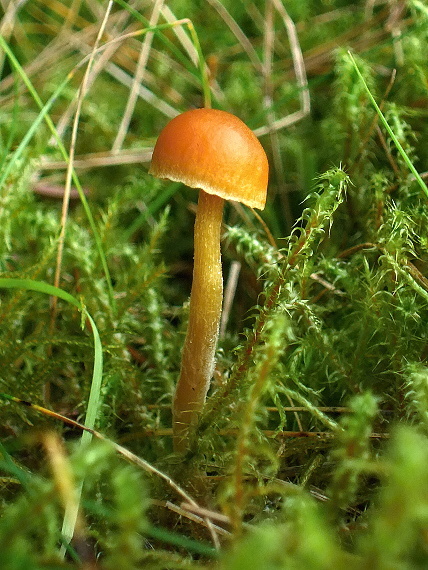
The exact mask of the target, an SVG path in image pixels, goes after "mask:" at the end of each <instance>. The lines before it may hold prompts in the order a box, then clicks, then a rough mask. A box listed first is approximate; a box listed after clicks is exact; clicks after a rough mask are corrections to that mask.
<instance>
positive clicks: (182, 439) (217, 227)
mask: <svg viewBox="0 0 428 570" xmlns="http://www.w3.org/2000/svg"><path fill="white" fill-rule="evenodd" d="M268 170H269V167H268V161H267V157H266V153H265V151H264V150H263V147H262V145H261V144H260V142H259V141H258V139H257V138H256V136H255V135H254V133H253V132H252V131H251V130H250V129H249V128H248V127H247V126H246V125H245V124H244V123H243V122H242V121H241V120H240V119H238V117H235V116H234V115H231V114H230V113H226V112H225V111H219V110H216V109H194V110H191V111H187V112H185V113H183V114H181V115H178V116H177V117H175V118H174V119H172V121H170V122H169V123H168V124H167V125H166V127H165V128H164V129H163V130H162V131H161V133H160V135H159V138H158V140H157V142H156V145H155V148H154V151H153V157H152V162H151V166H150V170H149V172H150V173H151V174H152V175H153V176H156V177H158V178H168V179H170V180H174V181H176V182H182V183H184V184H186V185H187V186H190V187H192V188H200V189H201V190H200V192H199V201H198V208H197V213H196V221H195V233H194V252H195V253H194V265H193V283H192V290H191V294H190V312H189V326H188V330H187V335H186V339H185V342H184V348H183V354H182V362H181V372H180V376H179V379H178V382H177V386H176V390H175V395H174V401H173V434H174V449H175V450H176V451H180V452H184V451H186V449H188V447H189V442H190V438H191V435H192V429H193V428H194V427H195V426H196V424H197V421H198V418H199V415H200V412H201V410H202V408H203V405H204V403H205V399H206V395H207V392H208V388H209V385H210V381H211V377H212V375H213V372H214V366H215V351H216V346H217V339H218V332H219V323H220V316H221V308H222V299H223V279H222V268H221V252H220V237H221V236H220V234H221V221H222V215H223V203H224V200H225V199H226V200H236V201H239V202H242V203H243V204H246V205H247V206H251V207H254V208H259V209H263V208H264V206H265V202H266V191H267V182H268Z"/></svg>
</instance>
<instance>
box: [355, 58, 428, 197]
mask: <svg viewBox="0 0 428 570" xmlns="http://www.w3.org/2000/svg"><path fill="white" fill-rule="evenodd" d="M348 54H349V57H350V59H351V61H352V64H353V65H354V67H355V71H356V72H357V75H358V77H359V79H360V81H361V82H362V83H363V85H364V88H365V90H366V91H367V95H368V96H369V99H370V102H371V104H372V105H373V107H374V108H375V110H376V113H377V114H378V116H379V119H380V120H381V122H382V124H383V126H384V127H385V129H386V131H387V132H388V134H389V136H390V137H391V139H392V141H393V142H394V144H395V146H396V148H397V150H398V152H399V153H400V154H401V156H402V157H403V160H404V162H405V163H406V164H407V166H408V168H409V170H410V172H411V173H412V174H413V176H414V177H415V179H416V181H417V182H418V184H419V186H420V187H421V188H422V190H423V192H424V193H425V195H426V196H427V197H428V187H427V185H426V184H425V182H424V181H423V179H422V177H421V175H420V174H419V172H418V171H417V170H416V168H415V167H414V166H413V164H412V161H411V160H410V158H409V157H408V155H407V153H406V151H405V150H404V148H403V147H402V146H401V144H400V141H399V140H398V139H397V137H396V136H395V134H394V131H393V130H392V129H391V127H390V126H389V124H388V121H387V120H386V119H385V116H384V115H383V113H382V111H381V110H380V108H379V105H378V104H377V103H376V101H375V98H374V97H373V95H372V94H371V92H370V89H369V88H368V85H367V83H366V82H365V80H364V77H363V75H362V73H361V71H360V70H359V69H358V66H357V63H356V61H355V59H354V56H353V55H352V53H351V52H348Z"/></svg>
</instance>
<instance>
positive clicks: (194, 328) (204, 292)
mask: <svg viewBox="0 0 428 570" xmlns="http://www.w3.org/2000/svg"><path fill="white" fill-rule="evenodd" d="M223 203H224V200H223V198H220V197H219V196H215V195H213V194H208V193H207V192H204V191H203V190H200V191H199V201H198V208H197V212H196V220H195V234H194V250H195V254H194V264H193V282H192V290H191V293H190V310H189V325H188V329H187V335H186V339H185V341H184V347H183V353H182V361H181V371H180V376H179V379H178V382H177V386H176V390H175V395H174V401H173V410H172V411H173V436H174V449H175V451H178V452H184V451H186V450H187V449H188V447H189V443H190V440H191V436H192V433H191V432H192V429H194V428H195V426H196V424H197V422H198V418H199V414H200V412H201V410H202V408H203V406H204V403H205V398H206V395H207V392H208V388H209V385H210V381H211V378H212V375H213V372H214V366H215V351H216V347H217V339H218V332H219V325H220V316H221V307H222V300H223V278H222V268H221V252H220V235H221V221H222V216H223Z"/></svg>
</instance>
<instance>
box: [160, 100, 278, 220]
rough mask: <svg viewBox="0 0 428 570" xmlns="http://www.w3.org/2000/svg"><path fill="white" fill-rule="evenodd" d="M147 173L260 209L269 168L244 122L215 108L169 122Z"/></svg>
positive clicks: (187, 114)
mask: <svg viewBox="0 0 428 570" xmlns="http://www.w3.org/2000/svg"><path fill="white" fill-rule="evenodd" d="M149 172H150V174H152V175H153V176H156V177H157V178H168V179H169V180H174V181H175V182H182V183H184V184H186V185H187V186H190V187H191V188H202V190H205V192H208V194H215V195H217V196H220V197H221V198H225V199H226V200H236V201H238V202H242V203H243V204H246V205H247V206H251V207H253V208H259V209H261V210H262V209H263V208H264V207H265V203H266V192H267V183H268V173H269V165H268V160H267V157H266V153H265V151H264V149H263V147H262V145H261V144H260V142H259V140H258V139H257V137H256V136H255V134H254V133H253V131H252V130H251V129H249V128H248V127H247V125H246V124H245V123H243V122H242V121H241V119H238V117H235V115H231V114H230V113H227V112H225V111H219V110H218V109H193V110H191V111H186V112H185V113H182V114H181V115H178V116H177V117H175V118H174V119H172V120H171V121H170V122H169V123H168V124H167V125H166V126H165V128H164V129H163V130H162V131H161V133H160V135H159V138H158V140H157V142H156V145H155V148H154V150H153V157H152V162H151V165H150V170H149Z"/></svg>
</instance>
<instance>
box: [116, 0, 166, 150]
mask: <svg viewBox="0 0 428 570" xmlns="http://www.w3.org/2000/svg"><path fill="white" fill-rule="evenodd" d="M163 3H164V0H155V3H154V6H153V11H152V15H151V17H150V22H149V26H155V25H156V24H157V22H158V20H159V16H160V13H161V9H162V7H163ZM153 36H154V33H153V32H147V34H146V35H145V37H144V41H143V44H142V46H141V51H140V56H139V58H138V64H137V69H136V71H135V75H134V80H133V82H132V86H131V90H130V93H129V97H128V101H127V104H126V108H125V111H124V113H123V117H122V121H121V123H120V125H119V130H118V132H117V135H116V138H115V140H114V143H113V146H112V151H113V153H115V152H118V151H119V150H120V148H121V147H122V144H123V141H124V140H125V136H126V133H127V131H128V127H129V123H130V121H131V117H132V114H133V112H134V107H135V103H136V102H137V97H138V89H139V86H140V85H141V83H142V81H143V79H144V73H145V71H146V65H147V60H148V58H149V53H150V48H151V45H152V41H153Z"/></svg>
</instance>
